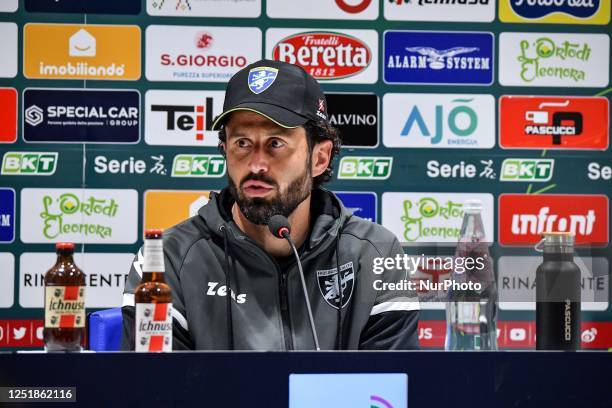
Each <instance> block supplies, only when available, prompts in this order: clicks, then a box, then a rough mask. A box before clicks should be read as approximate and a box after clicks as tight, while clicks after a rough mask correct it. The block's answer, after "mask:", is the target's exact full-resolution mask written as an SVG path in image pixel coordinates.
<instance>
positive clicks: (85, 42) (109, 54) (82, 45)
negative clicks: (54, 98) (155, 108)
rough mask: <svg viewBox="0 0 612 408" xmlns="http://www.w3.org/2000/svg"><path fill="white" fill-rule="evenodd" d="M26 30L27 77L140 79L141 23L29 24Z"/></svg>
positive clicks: (25, 56) (25, 62) (25, 67)
mask: <svg viewBox="0 0 612 408" xmlns="http://www.w3.org/2000/svg"><path fill="white" fill-rule="evenodd" d="M23 31H24V36H23V38H24V51H23V70H24V75H25V77H26V78H47V79H50V78H55V79H106V80H131V81H135V80H137V79H139V78H140V71H141V69H140V37H141V35H140V27H138V26H134V25H87V24H41V23H29V24H26V25H25V26H24V30H23ZM119 44H120V46H119Z"/></svg>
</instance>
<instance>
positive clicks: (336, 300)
mask: <svg viewBox="0 0 612 408" xmlns="http://www.w3.org/2000/svg"><path fill="white" fill-rule="evenodd" d="M337 270H338V268H333V269H325V270H322V271H317V280H318V281H319V290H320V291H321V295H322V296H323V299H325V301H326V302H327V304H328V305H330V306H331V307H333V308H335V309H338V305H339V304H340V296H339V295H340V291H339V290H338V273H337V272H336V271H337ZM340 275H341V276H342V280H341V282H342V284H341V285H340V286H341V288H342V307H344V306H346V305H347V303H348V302H349V301H350V300H351V296H352V295H353V287H354V284H353V283H354V281H355V272H354V271H353V262H348V263H345V264H344V265H340Z"/></svg>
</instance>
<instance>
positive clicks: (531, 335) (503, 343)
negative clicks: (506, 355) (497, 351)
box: [497, 321, 535, 349]
mask: <svg viewBox="0 0 612 408" xmlns="http://www.w3.org/2000/svg"><path fill="white" fill-rule="evenodd" d="M497 346H498V347H499V348H506V349H516V348H519V349H529V348H535V323H534V322H533V321H500V322H497Z"/></svg>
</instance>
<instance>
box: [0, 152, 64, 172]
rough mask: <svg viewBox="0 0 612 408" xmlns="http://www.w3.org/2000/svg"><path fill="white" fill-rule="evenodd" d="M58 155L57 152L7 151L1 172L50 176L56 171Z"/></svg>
mask: <svg viewBox="0 0 612 408" xmlns="http://www.w3.org/2000/svg"><path fill="white" fill-rule="evenodd" d="M57 156H58V153H57V152H6V153H5V154H4V158H3V159H2V172H1V174H5V175H13V176H17V175H23V176H36V175H38V176H50V175H52V174H54V173H55V168H56V166H57Z"/></svg>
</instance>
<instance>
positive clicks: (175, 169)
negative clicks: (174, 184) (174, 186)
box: [172, 154, 226, 177]
mask: <svg viewBox="0 0 612 408" xmlns="http://www.w3.org/2000/svg"><path fill="white" fill-rule="evenodd" d="M225 168H226V167H225V158H224V157H223V156H222V155H220V154H179V155H177V156H176V157H174V163H173V164H172V177H223V176H224V175H225Z"/></svg>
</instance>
